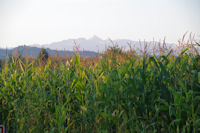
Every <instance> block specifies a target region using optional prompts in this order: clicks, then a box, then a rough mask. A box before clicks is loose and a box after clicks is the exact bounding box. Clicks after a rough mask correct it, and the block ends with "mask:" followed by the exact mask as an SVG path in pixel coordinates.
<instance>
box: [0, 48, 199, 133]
mask: <svg viewBox="0 0 200 133" xmlns="http://www.w3.org/2000/svg"><path fill="white" fill-rule="evenodd" d="M116 50H117V49H114V50H112V49H110V50H108V51H107V53H105V54H104V55H100V56H99V57H97V58H93V59H90V58H87V59H86V58H80V57H79V56H78V54H75V56H74V58H67V60H68V62H67V63H65V62H66V60H65V62H64V63H63V61H62V60H59V59H55V58H50V59H49V60H48V62H46V64H45V65H41V64H40V62H38V60H34V59H32V60H31V59H19V58H15V57H13V58H12V59H11V60H9V62H8V61H7V62H6V63H5V65H4V66H2V69H0V70H1V73H0V123H2V124H4V125H5V127H6V132H19V133H21V132H46V133H50V132H83V133H84V132H85V133H88V132H103V133H104V132H105V133H106V132H125V133H126V132H127V133H128V132H147V133H148V132H185V133H189V132H194V133H195V132H200V56H199V55H198V54H197V53H196V55H195V54H192V53H190V52H188V51H189V49H188V48H186V49H184V50H182V52H180V53H179V54H178V55H177V56H173V55H171V51H170V52H169V51H168V53H166V54H163V55H162V56H155V55H154V56H147V55H144V56H137V55H136V54H135V53H134V52H133V51H132V50H131V52H123V51H121V50H120V51H119V52H117V51H116ZM113 51H114V52H113ZM133 53H134V54H133Z"/></svg>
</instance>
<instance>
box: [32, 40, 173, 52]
mask: <svg viewBox="0 0 200 133" xmlns="http://www.w3.org/2000/svg"><path fill="white" fill-rule="evenodd" d="M155 43H158V42H145V41H133V40H129V39H116V40H111V39H106V40H103V39H101V38H99V37H97V36H93V37H92V38H89V39H85V38H78V39H68V40H63V41H58V42H53V43H51V44H45V45H39V44H34V45H32V46H35V47H39V48H41V47H42V48H49V49H52V50H70V51H73V49H74V46H75V45H76V46H78V47H79V50H83V49H84V50H86V51H95V52H98V51H104V50H105V49H106V48H107V47H109V46H113V45H118V46H119V47H123V48H125V49H127V48H128V47H129V44H131V45H134V47H135V48H136V49H138V48H141V47H142V46H143V45H144V44H148V45H149V47H150V48H151V47H153V44H155ZM167 47H174V44H167Z"/></svg>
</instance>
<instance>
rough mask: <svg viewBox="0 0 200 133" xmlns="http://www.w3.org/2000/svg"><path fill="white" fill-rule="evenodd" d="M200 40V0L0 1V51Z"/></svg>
mask: <svg viewBox="0 0 200 133" xmlns="http://www.w3.org/2000/svg"><path fill="white" fill-rule="evenodd" d="M187 31H188V32H193V33H195V34H196V36H197V37H199V38H200V0H0V47H5V46H6V45H7V46H17V45H22V44H26V45H29V44H35V43H39V44H46V43H51V42H55V41H61V40H65V39H69V38H78V37H86V38H90V37H92V36H93V35H97V36H99V37H101V38H102V39H107V38H111V39H120V38H121V39H122V38H124V39H132V40H136V41H137V40H139V39H140V40H144V39H145V40H147V41H149V40H153V38H154V39H155V40H159V39H163V38H164V37H166V40H167V42H177V40H178V39H179V38H181V37H182V35H183V34H184V33H185V32H187Z"/></svg>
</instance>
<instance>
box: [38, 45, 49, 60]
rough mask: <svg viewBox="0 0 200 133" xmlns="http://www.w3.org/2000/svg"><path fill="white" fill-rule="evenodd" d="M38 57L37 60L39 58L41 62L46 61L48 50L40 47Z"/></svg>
mask: <svg viewBox="0 0 200 133" xmlns="http://www.w3.org/2000/svg"><path fill="white" fill-rule="evenodd" d="M38 58H39V60H41V61H42V62H46V61H47V60H48V58H49V54H48V52H47V51H46V49H44V48H42V49H41V50H40V53H39V55H38Z"/></svg>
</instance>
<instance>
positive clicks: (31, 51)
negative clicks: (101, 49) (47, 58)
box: [0, 46, 98, 59]
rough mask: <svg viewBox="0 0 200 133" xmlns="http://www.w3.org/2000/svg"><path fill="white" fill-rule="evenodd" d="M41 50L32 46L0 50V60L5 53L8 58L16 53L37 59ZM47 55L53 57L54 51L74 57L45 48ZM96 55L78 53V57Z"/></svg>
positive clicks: (92, 55)
mask: <svg viewBox="0 0 200 133" xmlns="http://www.w3.org/2000/svg"><path fill="white" fill-rule="evenodd" d="M40 50H41V48H38V47H33V46H19V47H16V48H12V49H7V50H6V49H0V58H1V59H3V58H6V53H7V55H8V56H12V55H13V54H14V53H16V52H17V51H18V53H19V54H20V55H22V56H27V54H28V56H29V57H34V58H35V57H37V56H38V54H39V52H40ZM47 51H48V53H49V54H50V55H51V56H54V55H55V54H56V51H57V52H58V55H59V56H65V55H66V56H72V55H74V52H73V51H67V50H66V51H64V50H51V49H49V48H47ZM97 55H98V53H97V52H92V51H84V55H83V52H80V56H88V57H95V56H97Z"/></svg>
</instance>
